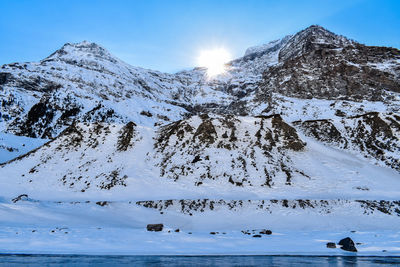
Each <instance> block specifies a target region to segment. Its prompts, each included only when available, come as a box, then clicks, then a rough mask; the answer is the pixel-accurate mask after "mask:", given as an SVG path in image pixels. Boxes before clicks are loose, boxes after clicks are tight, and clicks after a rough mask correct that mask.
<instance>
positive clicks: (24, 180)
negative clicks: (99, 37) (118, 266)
mask: <svg viewBox="0 0 400 267" xmlns="http://www.w3.org/2000/svg"><path fill="white" fill-rule="evenodd" d="M399 55H400V52H399V51H398V50H396V49H392V48H384V47H367V46H363V45H361V44H358V43H357V42H355V41H352V40H349V39H347V38H345V37H343V36H339V35H336V34H333V33H331V32H329V31H327V30H326V29H323V28H322V27H319V26H311V27H309V28H307V29H305V30H304V31H301V32H299V33H297V34H295V35H293V36H287V37H284V38H282V39H280V40H276V41H273V42H270V43H269V44H266V45H262V46H258V47H253V48H249V49H248V50H247V51H246V53H245V55H244V56H243V57H241V58H239V59H236V60H233V61H231V62H229V63H228V64H227V71H226V73H224V74H222V75H219V76H216V77H211V78H210V77H207V75H206V70H205V69H203V68H195V69H193V70H189V71H182V72H178V73H175V74H168V73H161V72H157V71H153V70H147V69H142V68H138V67H132V66H130V65H128V64H126V63H124V62H123V61H121V60H119V59H118V58H116V57H114V56H112V54H111V53H109V52H108V51H106V50H105V49H104V48H103V47H101V46H99V45H97V44H94V43H90V42H86V41H84V42H81V43H76V44H65V45H64V46H63V47H62V48H61V49H59V50H57V51H56V52H55V53H53V54H52V55H50V56H49V57H47V58H45V59H43V60H42V61H40V62H30V63H13V64H8V65H3V66H2V67H1V69H0V97H1V98H0V99H1V105H0V132H1V134H0V160H1V162H2V163H0V253H1V252H21V253H40V252H42V253H43V252H46V253H59V252H62V253H89V254H90V253H100V254H104V253H110V254H277V253H287V254H319V255H321V254H323V255H326V254H346V253H348V252H344V251H343V250H340V249H328V248H326V245H325V244H326V242H329V241H333V242H338V241H339V240H340V239H341V238H344V237H346V236H351V237H352V238H353V239H354V240H355V241H356V242H358V243H360V244H357V247H358V249H359V251H360V252H359V253H360V254H361V255H398V254H399V251H400V246H399V244H400V243H399V234H400V227H399V226H400V213H399V210H400V207H399V205H400V202H399V199H400V193H399V192H400V191H399V190H398V189H399V188H400V173H399V171H400V167H399V162H400V136H399V132H400V131H399V130H400V115H399V112H400V95H399V93H400V91H399V90H398V87H397V85H398V82H399V79H398V77H400V74H399V72H398V70H399V64H400V61H399ZM321 62H325V63H327V64H321ZM328 63H329V64H328ZM363 77H364V78H365V79H364V78H363ZM6 161H7V162H6ZM148 223H164V224H165V226H166V228H165V230H164V231H163V232H161V233H149V232H146V231H145V226H146V224H148ZM176 228H179V229H180V230H181V231H180V232H174V230H175V229H176ZM261 229H270V230H272V232H273V234H272V235H271V236H266V235H263V236H262V237H261V238H256V237H252V235H253V234H257V233H258V232H257V231H260V230H261ZM247 230H250V232H251V234H250V235H248V234H244V233H242V232H241V231H244V232H245V233H246V231H247ZM251 230H255V231H254V233H253V232H252V231H251ZM168 231H171V232H168ZM352 231H353V232H352ZM354 231H356V232H354ZM210 232H218V234H210ZM224 233H225V234H224ZM383 250H386V251H387V252H382V251H383Z"/></svg>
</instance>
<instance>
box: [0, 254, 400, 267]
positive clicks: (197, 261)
mask: <svg viewBox="0 0 400 267" xmlns="http://www.w3.org/2000/svg"><path fill="white" fill-rule="evenodd" d="M390 265H393V266H400V257H352V256H332V257H325V256H86V255H10V254H0V266H390Z"/></svg>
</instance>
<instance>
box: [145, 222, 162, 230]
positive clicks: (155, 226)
mask: <svg viewBox="0 0 400 267" xmlns="http://www.w3.org/2000/svg"><path fill="white" fill-rule="evenodd" d="M163 228H164V225H163V224H162V223H157V224H148V225H147V231H151V232H160V231H162V230H163Z"/></svg>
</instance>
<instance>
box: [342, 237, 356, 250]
mask: <svg viewBox="0 0 400 267" xmlns="http://www.w3.org/2000/svg"><path fill="white" fill-rule="evenodd" d="M339 245H340V246H341V247H340V248H341V249H343V250H346V251H351V252H357V248H356V246H355V244H354V241H353V240H352V239H351V238H350V237H346V238H344V239H342V240H340V241H339Z"/></svg>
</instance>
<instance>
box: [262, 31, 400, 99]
mask: <svg viewBox="0 0 400 267" xmlns="http://www.w3.org/2000/svg"><path fill="white" fill-rule="evenodd" d="M399 62H400V51H399V50H398V49H395V48H388V47H372V46H365V45H362V44H359V43H356V42H354V41H350V40H348V39H346V38H344V37H342V36H338V35H335V34H333V33H331V32H329V31H327V30H325V29H323V28H321V27H318V26H312V27H310V28H307V29H306V30H304V31H302V32H300V33H298V34H296V35H295V36H294V37H293V38H292V39H291V40H290V41H289V42H288V43H287V44H286V46H284V47H283V48H282V49H281V50H280V53H279V64H277V65H275V66H272V67H271V68H269V69H268V71H266V72H264V77H263V79H264V82H263V89H262V90H261V93H264V94H268V93H270V92H278V93H280V94H283V95H286V96H294V97H299V98H324V99H348V100H353V101H359V100H360V99H366V100H372V101H377V100H378V101H382V100H384V99H385V98H386V97H387V91H393V92H397V93H398V92H400V65H399Z"/></svg>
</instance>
